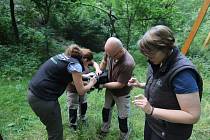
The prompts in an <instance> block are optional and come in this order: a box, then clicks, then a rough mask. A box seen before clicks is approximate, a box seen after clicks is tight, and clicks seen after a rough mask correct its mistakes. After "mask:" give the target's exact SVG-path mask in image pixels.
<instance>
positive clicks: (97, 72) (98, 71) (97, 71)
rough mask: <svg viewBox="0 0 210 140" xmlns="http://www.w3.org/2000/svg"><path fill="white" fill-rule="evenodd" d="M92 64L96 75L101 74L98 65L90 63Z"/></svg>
mask: <svg viewBox="0 0 210 140" xmlns="http://www.w3.org/2000/svg"><path fill="white" fill-rule="evenodd" d="M92 63H93V67H94V68H95V71H96V74H97V75H99V74H101V73H102V71H101V69H100V66H99V65H98V63H96V62H95V61H92Z"/></svg>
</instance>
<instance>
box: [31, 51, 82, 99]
mask: <svg viewBox="0 0 210 140" xmlns="http://www.w3.org/2000/svg"><path fill="white" fill-rule="evenodd" d="M69 63H79V61H78V60H77V59H75V58H72V57H66V56H65V55H64V54H59V55H56V56H54V57H51V58H50V59H49V60H47V61H46V62H45V63H44V64H43V65H42V66H41V67H40V68H39V70H38V71H37V73H36V74H35V75H34V77H33V78H32V80H31V81H30V84H29V89H30V90H31V91H32V93H33V94H34V95H36V96H37V97H39V98H41V99H43V100H57V99H58V97H60V96H61V95H62V94H63V92H64V91H65V89H66V86H67V84H68V83H69V82H71V81H72V75H71V73H69V72H68V71H67V66H68V65H69Z"/></svg>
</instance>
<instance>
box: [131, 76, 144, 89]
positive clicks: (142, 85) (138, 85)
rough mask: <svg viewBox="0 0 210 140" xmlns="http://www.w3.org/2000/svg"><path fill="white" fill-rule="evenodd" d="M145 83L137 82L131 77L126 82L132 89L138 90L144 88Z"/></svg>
mask: <svg viewBox="0 0 210 140" xmlns="http://www.w3.org/2000/svg"><path fill="white" fill-rule="evenodd" d="M145 85H146V83H142V82H139V81H138V80H137V79H136V78H134V77H132V78H131V79H130V80H129V81H128V86H132V87H138V88H142V89H144V88H145Z"/></svg>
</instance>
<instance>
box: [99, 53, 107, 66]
mask: <svg viewBox="0 0 210 140" xmlns="http://www.w3.org/2000/svg"><path fill="white" fill-rule="evenodd" d="M106 66H107V55H106V54H104V57H103V59H102V61H101V63H100V69H101V70H104V69H106Z"/></svg>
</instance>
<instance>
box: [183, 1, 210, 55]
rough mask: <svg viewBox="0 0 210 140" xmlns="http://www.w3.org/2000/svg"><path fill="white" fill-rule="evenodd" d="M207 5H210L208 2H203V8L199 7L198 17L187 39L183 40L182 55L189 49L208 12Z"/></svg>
mask: <svg viewBox="0 0 210 140" xmlns="http://www.w3.org/2000/svg"><path fill="white" fill-rule="evenodd" d="M209 3H210V0H204V3H203V6H202V7H201V10H200V12H199V14H198V17H197V19H196V21H195V22H194V24H193V27H192V30H191V32H190V34H189V36H188V38H187V39H186V40H185V43H184V46H183V47H182V53H183V54H184V55H185V54H186V53H187V51H188V49H189V48H190V44H191V43H192V41H193V39H194V37H195V35H196V33H197V31H198V28H199V26H200V24H201V22H202V20H203V18H204V16H205V14H206V12H207V10H208V7H209Z"/></svg>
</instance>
